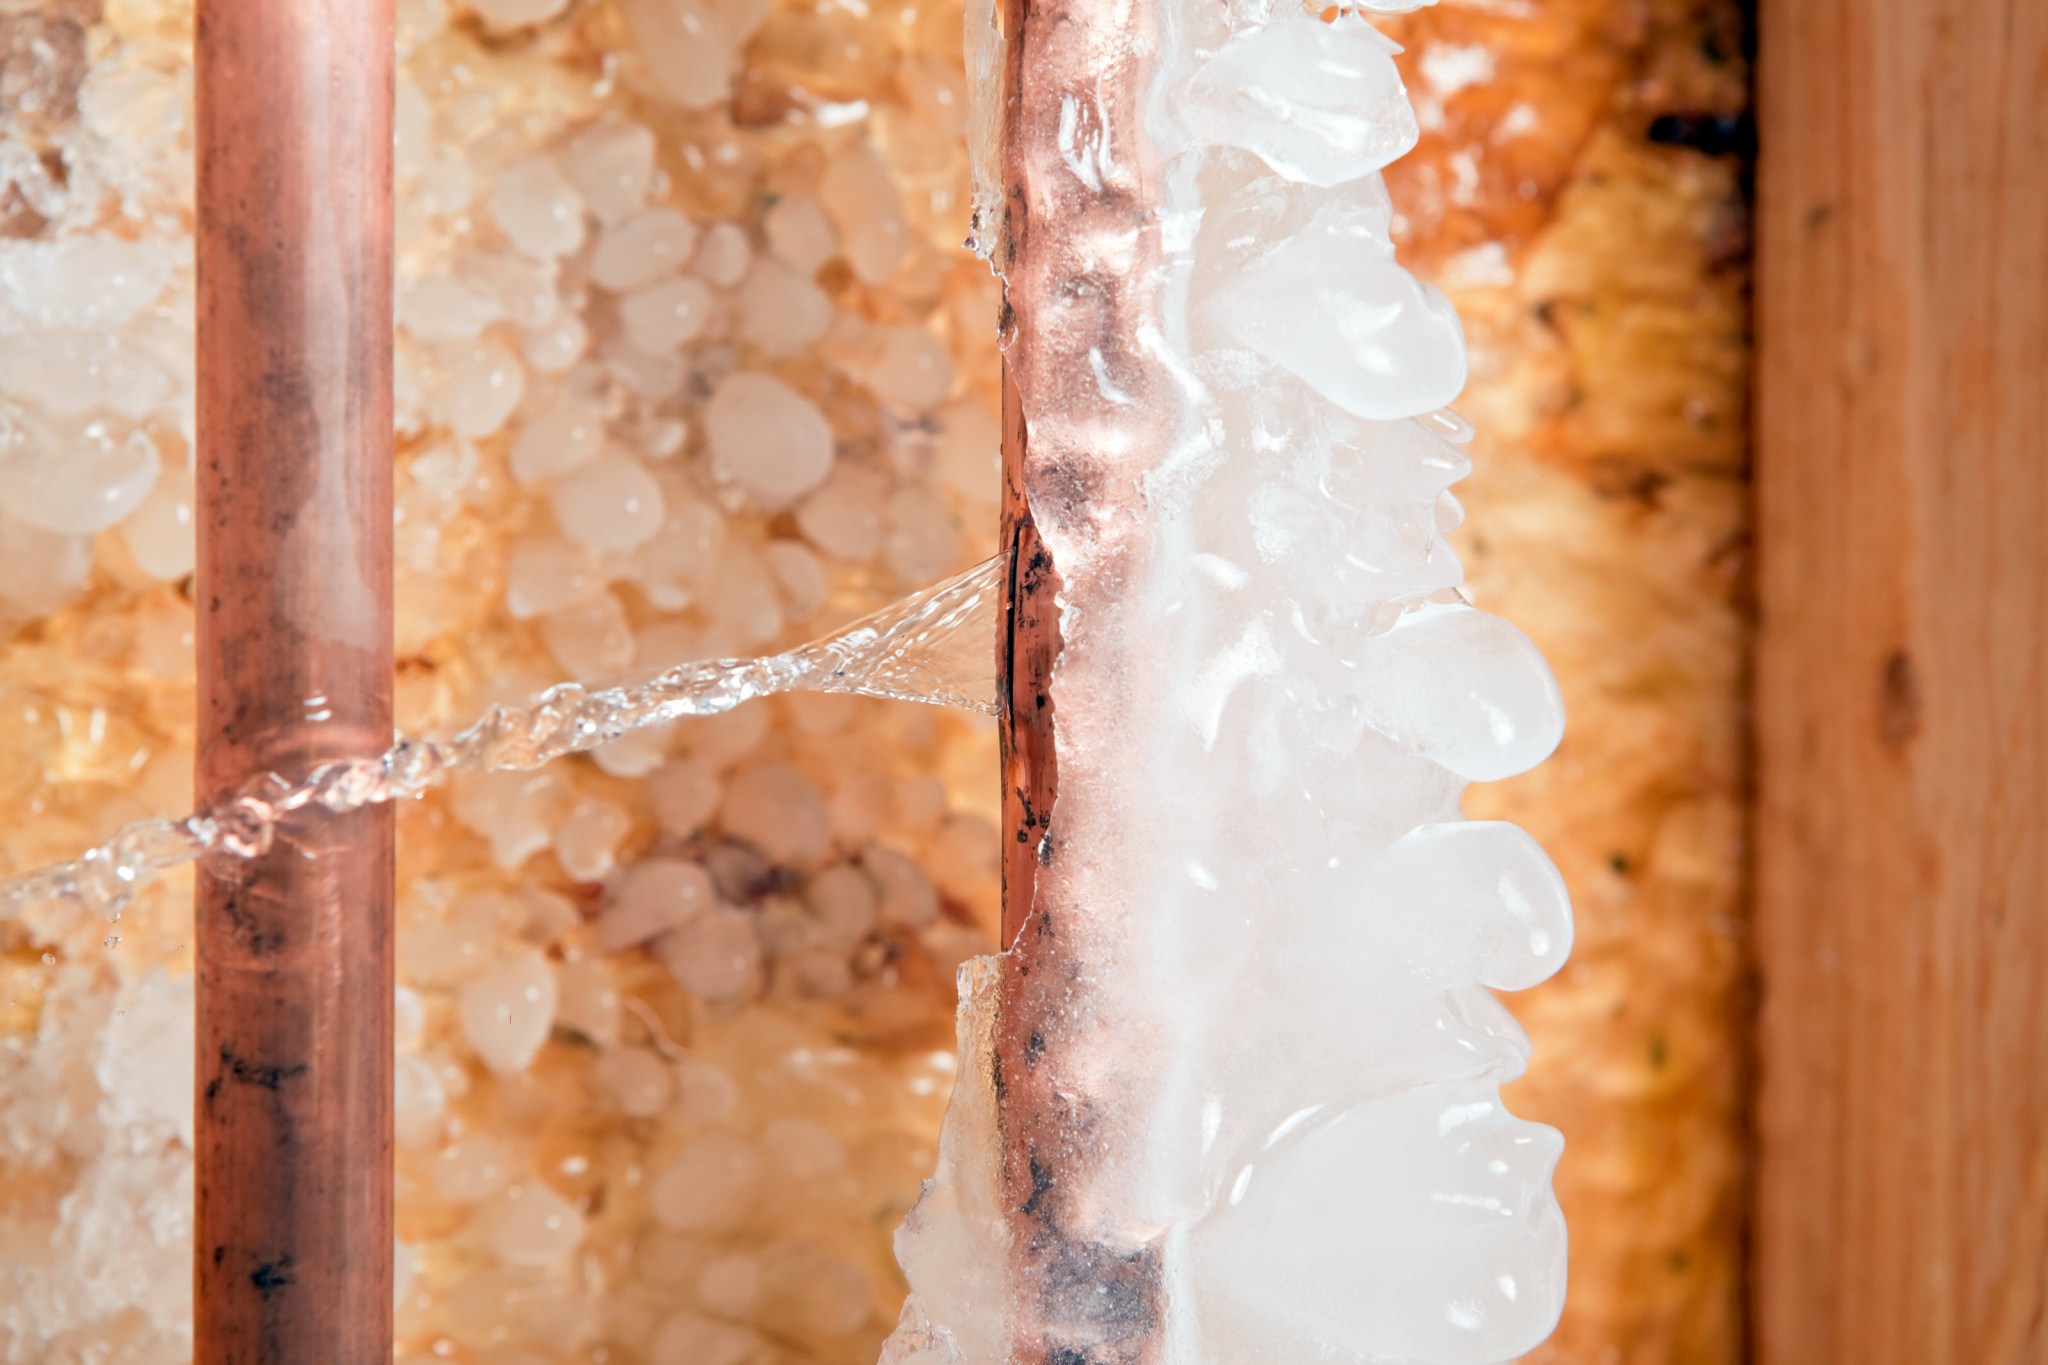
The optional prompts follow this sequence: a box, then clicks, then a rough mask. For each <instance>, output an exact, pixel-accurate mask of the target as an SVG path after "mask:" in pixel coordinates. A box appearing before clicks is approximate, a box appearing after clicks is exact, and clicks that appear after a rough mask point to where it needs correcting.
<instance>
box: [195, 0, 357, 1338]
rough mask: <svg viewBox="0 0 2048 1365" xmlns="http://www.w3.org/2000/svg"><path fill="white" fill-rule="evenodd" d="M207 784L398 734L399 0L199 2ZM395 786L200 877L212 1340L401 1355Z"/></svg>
mask: <svg viewBox="0 0 2048 1365" xmlns="http://www.w3.org/2000/svg"><path fill="white" fill-rule="evenodd" d="M195 49H196V53H195V66H196V74H197V111H196V112H197V151H198V204H199V215H198V228H197V236H198V271H199V288H198V362H199V405H198V423H199V461H198V486H199V511H200V516H199V558H198V574H197V600H198V606H199V618H198V637H199V638H198V658H199V759H198V792H197V796H198V802H199V806H200V808H201V809H205V808H207V807H210V806H212V805H214V804H216V803H217V802H219V801H221V800H222V799H223V798H224V797H227V796H229V795H231V794H233V793H235V792H237V791H239V790H241V789H243V788H244V787H245V785H246V784H247V783H248V782H250V781H251V780H252V779H255V778H258V777H260V776H261V775H262V774H264V773H266V772H278V773H284V774H298V773H303V772H304V771H305V770H306V769H307V768H309V767H311V766H312V765H313V764H315V763H318V762H320V761H322V760H325V759H331V758H337V757H343V756H350V755H362V754H375V753H379V752H381V751H382V750H383V749H384V748H385V747H386V746H387V745H388V744H389V742H390V739H391V733H392V702H391V686H392V626H391V430H392V428H391V364H392V361H391V329H392V315H391V271H392V257H391V233H392V214H391V138H392V95H393V90H392V80H393V31H392V9H391V0H288V2H287V0H199V4H198V16H197V29H196V38H195ZM392 895H393V886H392V811H391V807H389V806H388V805H386V806H377V807H374V808H372V809H368V810H363V811H358V812H354V813H352V814H348V815H344V816H339V817H336V816H331V815H326V814H318V813H301V814H298V815H294V816H292V817H290V818H289V820H288V822H287V824H286V825H285V826H284V827H283V828H282V829H281V830H280V832H279V834H278V837H277V839H276V842H275V845H274V846H273V847H272V848H271V850H270V851H269V852H267V853H265V854H264V855H263V856H261V857H258V858H256V859H253V860H249V861H246V862H245V861H242V860H228V861H223V862H221V863H218V864H213V865H209V866H206V867H203V868H202V869H201V871H200V875H199V879H198V891H197V896H198V907H197V940H198V943H197V946H198V980H199V1005H198V1073H197V1095H196V1104H197V1116H196V1118H197V1146H198V1151H197V1191H198V1208H197V1227H196V1232H195V1241H194V1248H193V1254H194V1267H195V1291H196V1297H195V1305H194V1306H195V1320H196V1336H195V1349H194V1359H195V1361H197V1362H199V1363H200V1365H228V1362H236V1363H237V1365H257V1362H261V1363H262V1365H301V1363H302V1362H303V1365H369V1362H373V1361H374V1362H388V1361H389V1360H390V1359H391V1340H392V1333H391V1315H392V1282H391V1255H392V1225H391V1096H392V1075H391V1057H392V1053H391V992H392V975H391V973H392V959H391V910H392Z"/></svg>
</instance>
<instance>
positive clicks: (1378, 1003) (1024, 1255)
mask: <svg viewBox="0 0 2048 1365" xmlns="http://www.w3.org/2000/svg"><path fill="white" fill-rule="evenodd" d="M1368 7H1369V8H1376V9H1381V10H1395V9H1407V8H1413V7H1414V6H1413V5H1412V4H1410V3H1406V0H1381V3H1377V4H1372V5H1369V6H1368ZM968 26H969V33H968V44H969V61H968V65H969V71H970V75H971V76H973V77H974V78H976V80H977V89H976V91H975V95H976V98H977V102H978V108H977V111H976V112H975V114H974V116H973V118H972V119H971V120H970V127H972V128H973V129H975V130H976V132H975V140H976V142H977V145H978V151H979V154H980V156H981V158H982V160H983V165H982V167H981V170H980V172H979V173H978V175H977V195H976V221H975V226H974V234H975V235H974V241H975V243H976V245H977V246H978V247H979V248H980V249H982V250H983V251H984V252H986V253H987V254H988V255H989V257H990V259H991V261H992V262H994V263H995V264H996V265H997V267H998V268H999V269H1000V270H1001V271H1002V272H1003V274H1004V278H1005V286H1006V290H1007V300H1008V304H1009V307H1010V311H1011V314H1012V325H1011V326H1010V327H1009V328H1007V329H1006V339H1007V349H1006V365H1007V369H1008V372H1009V376H1010V378H1011V380H1012V382H1013V383H1014V384H1015V385H1016V390H1017V397H1018V401H1019V403H1020V404H1021V408H1022V415H1023V430H1024V435H1025V441H1024V449H1025V452H1026V453H1025V455H1024V460H1023V480H1024V485H1025V489H1026V492H1027V493H1028V497H1029V503H1030V512H1031V515H1032V517H1033V519H1034V520H1035V523H1036V528H1037V531H1038V533H1039V534H1040V535H1041V536H1042V538H1043V542H1044V545H1045V547H1046V550H1047V551H1048V552H1049V554H1050V557H1051V560H1052V565H1053V568H1054V569H1055V570H1056V572H1057V574H1058V576H1059V580H1060V583H1061V590H1060V597H1059V607H1060V620H1059V629H1060V635H1061V638H1062V640H1063V646H1062V652H1061V654H1060V656H1059V659H1058V662H1057V665H1056V667H1055V671H1054V674H1053V682H1052V688H1051V704H1052V711H1053V716H1054V724H1053V729H1054V737H1055V745H1056V754H1057V762H1058V769H1059V774H1060V777H1059V784H1058V789H1057V794H1056V802H1055V804H1054V806H1053V809H1052V811H1051V814H1050V823H1049V827H1048V828H1047V830H1046V832H1045V834H1044V837H1043V841H1042V843H1041V844H1040V846H1039V849H1038V866H1037V868H1036V875H1035V890H1034V900H1033V903H1032V907H1031V913H1030V916H1029V918H1028V919H1027V920H1026V921H1025V922H1024V924H1023V926H1022V929H1021V931H1020V932H1019V933H1018V935H1017V938H1016V941H1015V942H1014V944H1012V945H1011V946H1010V948H1009V950H1008V951H1007V952H1005V953H1003V954H1001V955H999V956H996V957H989V958H982V959H979V960H977V961H975V962H971V963H969V964H968V965H967V966H966V967H965V968H964V969H963V973H962V978H961V981H962V1004H961V1009H960V1020H959V1037H960V1050H961V1066H960V1071H959V1076H960V1079H959V1082H958V1086H957V1089H956V1091H955V1095H954V1098H953V1102H952V1107H951V1109H950V1111H949V1113H948V1115H947V1119H946V1126H945V1130H944V1133H943V1136H942V1139H941V1144H940V1154H939V1165H938V1170H937V1172H936V1174H935V1175H934V1177H933V1179H932V1180H931V1181H930V1182H928V1184H927V1186H926V1189H925V1193H924V1197H923V1199H922V1200H921V1202H920V1203H919V1204H918V1205H917V1206H916V1208H915V1209H914V1210H913V1211H912V1213H911V1215H910V1217H909V1219H908V1220H907V1221H906V1223H905V1224H904V1227H903V1229H902V1231H901V1233H900V1234H899V1236H898V1254H899V1257H900V1259H901V1261H902V1263H903V1267H904V1270H905V1272H906V1274H907V1275H908V1277H909V1280H910V1284H911V1288H912V1296H911V1298H910V1300H909V1302H908V1303H907V1304H906V1305H905V1308H904V1312H903V1318H902V1324H901V1326H900V1327H899V1329H898V1331H897V1333H896V1335H895V1336H894V1337H892V1338H891V1341H890V1343H889V1345H888V1347H887V1348H886V1350H885V1352H884V1360H885V1361H886V1362H891V1363H893V1365H912V1362H916V1363H917V1365H1111V1363H1112V1362H1115V1363H1117V1365H1125V1363H1128V1365H1137V1363H1138V1362H1147V1363H1148V1365H1306V1363H1307V1362H1315V1361H1344V1362H1361V1363H1363V1362H1386V1363H1387V1365H1393V1363H1394V1362H1401V1363H1402V1365H1487V1363H1488V1362H1499V1361H1506V1360H1509V1359H1512V1358H1513V1357H1515V1356H1517V1355H1519V1354H1520V1353H1522V1352H1523V1351H1525V1350H1527V1349H1529V1348H1530V1347H1532V1346H1534V1345H1535V1344H1536V1343H1537V1342H1539V1341H1540V1340H1542V1339H1543V1337H1544V1336H1546V1335H1547V1334H1548V1333H1549V1331H1550V1329H1551V1327H1552V1326H1553V1325H1554V1323H1555V1322H1556V1320H1557V1317H1558V1314H1559V1311H1560V1309H1561V1307H1562V1299H1563V1292H1564V1272H1565V1231H1564V1224H1563V1219H1562V1217H1561V1215H1560V1212H1559V1210H1558V1207H1557V1204H1556V1201H1555V1199H1554V1197H1553V1195H1552V1193H1551V1188H1550V1176H1551V1170H1552V1167H1553V1165H1554V1163H1555V1162H1556V1160H1557V1157H1558V1154H1559V1150H1560V1140H1559V1138H1558V1135H1557V1134H1556V1133H1555V1132H1553V1131H1552V1130H1550V1129H1548V1128H1544V1127H1541V1126H1539V1125H1536V1124H1532V1123H1527V1122H1524V1121H1522V1120H1520V1119H1517V1118H1515V1117H1514V1116H1512V1115H1511V1114H1509V1113H1508V1112H1507V1111H1506V1110H1505V1109H1504V1108H1503V1107H1502V1104H1501V1101H1500V1096H1499V1089H1500V1086H1501V1084H1502V1083H1503V1082H1504V1081H1507V1080H1511V1079H1513V1078H1514V1077H1515V1076H1517V1075H1518V1074H1520V1072H1521V1071H1522V1069H1523V1066H1524V1064H1525V1062H1526V1059H1527V1051H1528V1048H1527V1040H1526V1038H1525V1036H1524V1035H1523V1033H1522V1032H1521V1030H1520V1029H1519V1028H1518V1027H1517V1026H1516V1024H1515V1022H1514V1020H1513V1019H1512V1018H1511V1017H1510V1016H1509V1015H1508V1013H1507V1011H1506V1010H1505V1009H1504V1008H1503V1007H1502V1006H1501V1005H1500V1004H1499V1003H1498V1002H1497V1001H1496V1000H1495V999H1494V997H1493V995H1492V994H1491V993H1490V992H1491V990H1494V989H1503V990H1512V989H1520V988H1522V987H1526V986H1529V985H1533V984H1535V983H1536V982H1538V981H1541V980H1542V979H1544V978H1545V977H1547V976H1549V975H1550V974H1551V973H1552V972H1554V971H1555V970H1556V969H1557V968H1558V966H1559V964H1560V963H1561V962H1562V961H1563V959H1564V956H1565V954H1566V952H1567V951H1568V950H1569V948H1570V944H1571V919H1570V910H1569V906H1568V904H1567V900H1566V896H1565V892H1564V887H1563V884H1562V882H1561V881H1560V879H1559V877H1558V875H1557V872H1556V870H1555V869H1554V868H1553V867H1552V866H1551V864H1550V862H1549V860H1548V859H1547V858H1546V857H1545V856H1544V855H1543V853H1542V852H1541V850H1539V849H1538V848H1537V847H1536V846H1535V844H1534V842H1533V841H1532V840H1531V839H1530V838H1529V837H1528V836H1527V835H1526V834H1524V833H1522V832H1521V831H1520V830H1518V829H1516V828H1514V827H1512V826H1508V825H1503V824H1496V823H1486V822H1471V821H1466V820H1464V819H1462V818H1461V816H1460V813H1459V800H1460V796H1461V793H1462V791H1463V788H1464V786H1465V784H1466V783H1467V782H1469V781H1488V780H1493V779H1497V778H1502V777H1507V776H1510V775H1512V774H1515V773H1518V772H1521V771H1523V770H1525V769H1527V768H1529V767H1531V766H1532V765H1534V764H1536V763H1538V762H1540V761H1541V760H1542V759H1543V758H1544V757H1546V756H1547V755H1548V754H1549V753H1550V751H1551V750H1552V749H1553V748H1554V747H1555V746H1556V744H1557V741H1558V738H1559V735H1560V730H1561V726H1562V719H1563V717H1562V707H1561V703H1560V700H1559V696H1558V692H1557V688H1556V685H1555V683H1554V681H1553V680H1552V678H1551V676H1550V673H1549V670H1548V669H1547V668H1546V667H1545V665H1544V663H1543V660H1542V659H1541V658H1540V656H1539V655H1538V654H1537V652H1536V650H1535V648H1534V647H1533V646H1532V645H1531V644H1530V642H1529V641H1528V639H1527V638H1526V637H1525V636H1523V635H1522V634H1521V632H1519V631H1517V630H1516V629H1515V628H1514V627H1513V626H1511V625H1509V624H1507V623H1506V622H1504V621H1501V620H1498V619H1496V618H1494V617H1491V616H1488V615H1486V614H1484V613H1482V612H1479V611H1476V610H1474V609H1473V608H1472V607H1471V606H1470V605H1468V604H1467V603H1466V602H1465V600H1464V599H1463V597H1462V596H1461V595H1460V593H1459V591H1458V585H1459V583H1460V581H1461V570H1460V566H1459V563H1458V559H1457V556H1456V555H1455V554H1454V553H1453V551H1452V550H1451V548H1450V546H1449V545H1448V544H1446V543H1445V540H1444V531H1445V530H1446V529H1448V528H1449V527H1450V526H1454V525H1455V524H1456V519H1457V510H1456V504H1455V503H1454V502H1452V501H1451V500H1450V499H1449V498H1448V496H1447V494H1446V493H1445V489H1446V488H1447V486H1448V485H1449V484H1451V483H1453V482H1454V481H1456V480H1457V479H1458V478H1460V477H1462V476H1463V474H1464V473H1465V472H1466V471H1467V469H1468V468H1469V465H1468V462H1467V460H1466V458H1465V456H1464V454H1463V452H1462V450H1461V449H1460V448H1459V447H1460V446H1461V445H1462V444H1463V442H1464V440H1465V439H1466V438H1467V437H1468V436H1469V431H1468V430H1467V429H1466V428H1465V427H1464V425H1463V423H1462V422H1461V421H1459V420H1458V419H1456V418H1454V417H1452V416H1451V415H1449V414H1448V413H1445V412H1442V411H1440V409H1441V408H1442V405H1443V404H1445V403H1446V402H1448V401H1450V400H1451V399H1452V398H1453V397H1454V396H1455V395H1456V393H1457V392H1458V390H1459V388H1460V387H1461V386H1462V384H1463V382H1464V378H1465V348H1464V338H1463V335H1462V331H1461V329H1460V327H1459V324H1458V320H1457V317H1456V316H1455V314H1454V313H1453V312H1452V310H1451V308H1450V307H1449V305H1448V304H1447V303H1446V302H1445V301H1444V299H1443V298H1442V296H1441V295H1439V294H1438V293H1437V292H1436V291H1435V290H1433V289H1431V288H1430V287H1429V286H1427V285H1425V284H1423V283H1421V282H1419V281H1418V280H1416V279H1415V278H1414V277H1413V276H1412V275H1410V274H1409V273H1408V272H1407V271H1405V270H1403V269H1402V268H1401V266H1400V265H1399V264H1398V263H1397V262H1396V261H1395V259H1394V255H1393V247H1392V242H1391V239H1390V224H1391V218H1392V210H1391V207H1390V205H1389V203H1388V201H1387V197H1386V192H1385V189H1384V187H1383V185H1382V183H1381V181H1380V177H1379V174H1378V173H1379V170H1380V168H1381V167H1383V166H1384V165H1385V164H1386V163H1387V162H1388V161H1390V160H1392V159H1393V158H1394V157H1396V156H1398V155H1400V154H1401V153H1403V152H1405V151H1406V150H1407V149H1408V148H1409V147H1410V146H1411V145H1412V144H1413V142H1414V140H1415V136H1416V125H1415V120H1414V116H1413V114H1412V112H1411V110H1410V109H1409V106H1408V104H1407V101H1406V98H1405V96H1404V94H1403V92H1402V89H1401V85H1400V80H1399V77H1398V74H1397V72H1396V68H1395V66H1394V62H1393V57H1394V53H1395V51H1396V49H1395V48H1394V47H1393V45H1392V44H1391V43H1389V42H1388V41H1387V40H1386V39H1385V38H1384V37H1382V36H1381V35H1380V34H1379V33H1378V32H1377V31H1376V30H1375V29H1374V28H1373V27H1372V26H1371V24H1370V23H1369V22H1368V21H1367V20H1366V19H1365V18H1364V17H1363V16H1362V15H1359V14H1355V13H1341V14H1338V15H1337V16H1336V17H1334V18H1333V19H1331V20H1329V21H1327V22H1326V21H1325V20H1324V19H1323V18H1322V17H1320V16H1317V15H1313V14H1309V13H1305V12H1303V11H1302V10H1300V9H1299V8H1298V7H1297V6H1296V5H1294V4H1290V3H1288V2H1287V0H1277V2H1275V3H1260V0H1237V3H1233V4H1231V5H1229V6H1227V7H1226V6H1217V5H1212V4H1208V3H1204V2H1202V0H1126V3H1124V4H1122V5H1116V6H1110V5H1103V4H1099V3H1096V2H1095V0H1051V2H1050V3H1045V4H1038V3H1035V2H1034V3H1029V4H1022V3H1018V4H1012V5H1010V7H1009V8H1008V9H1007V10H1006V11H1005V13H1004V15H1003V18H1002V21H1001V25H1000V28H1001V32H1002V33H1003V34H1005V35H1007V39H1005V38H1004V37H999V36H997V35H998V24H997V20H996V16H995V15H994V14H992V13H991V12H990V10H989V8H988V7H987V4H986V3H984V4H983V5H982V6H980V7H979V8H977V7H975V6H970V15H969V19H968ZM1020 33H1021V38H1020ZM1006 41H1007V45H1008V47H1009V51H1008V52H1007V53H1006V52H1005V51H1004V46H1005V43H1006ZM1020 50H1021V51H1022V52H1024V53H1028V59H1026V60H1019V58H1018V53H1019V51H1020ZM998 111H1007V117H1004V115H1003V114H1001V113H999V112H998Z"/></svg>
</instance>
